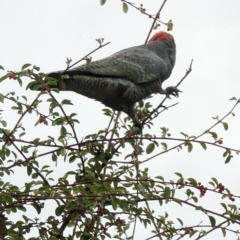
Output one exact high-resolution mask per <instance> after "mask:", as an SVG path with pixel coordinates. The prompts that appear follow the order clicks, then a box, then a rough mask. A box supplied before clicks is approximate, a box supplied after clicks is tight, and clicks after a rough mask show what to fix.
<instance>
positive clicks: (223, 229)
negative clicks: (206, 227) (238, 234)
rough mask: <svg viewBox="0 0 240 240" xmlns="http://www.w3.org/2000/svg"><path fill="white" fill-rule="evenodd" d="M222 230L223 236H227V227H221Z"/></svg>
mask: <svg viewBox="0 0 240 240" xmlns="http://www.w3.org/2000/svg"><path fill="white" fill-rule="evenodd" d="M221 230H222V234H223V236H224V237H225V236H226V229H225V228H221Z"/></svg>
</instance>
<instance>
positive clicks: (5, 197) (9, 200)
mask: <svg viewBox="0 0 240 240" xmlns="http://www.w3.org/2000/svg"><path fill="white" fill-rule="evenodd" d="M0 197H2V198H3V200H4V201H5V202H7V203H8V204H12V202H13V200H12V197H11V195H9V194H6V193H0Z"/></svg>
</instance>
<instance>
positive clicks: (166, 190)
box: [163, 187, 171, 200]
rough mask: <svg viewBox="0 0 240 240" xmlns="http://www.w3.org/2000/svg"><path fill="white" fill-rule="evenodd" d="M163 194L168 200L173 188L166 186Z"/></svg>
mask: <svg viewBox="0 0 240 240" xmlns="http://www.w3.org/2000/svg"><path fill="white" fill-rule="evenodd" d="M163 196H164V197H165V198H166V200H168V199H169V198H170V196H171V189H170V188H169V187H165V189H164V194H163Z"/></svg>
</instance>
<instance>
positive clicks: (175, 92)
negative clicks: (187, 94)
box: [165, 87, 182, 99]
mask: <svg viewBox="0 0 240 240" xmlns="http://www.w3.org/2000/svg"><path fill="white" fill-rule="evenodd" d="M179 92H182V91H180V90H179V89H178V88H176V87H167V88H166V89H165V94H166V97H167V98H170V95H172V96H174V97H178V96H179V95H178V93H179ZM170 99H171V98H170Z"/></svg>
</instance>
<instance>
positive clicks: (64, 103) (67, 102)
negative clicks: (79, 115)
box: [61, 99, 73, 105]
mask: <svg viewBox="0 0 240 240" xmlns="http://www.w3.org/2000/svg"><path fill="white" fill-rule="evenodd" d="M61 104H62V105H73V104H72V102H71V100H69V99H64V100H62V102H61Z"/></svg>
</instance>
